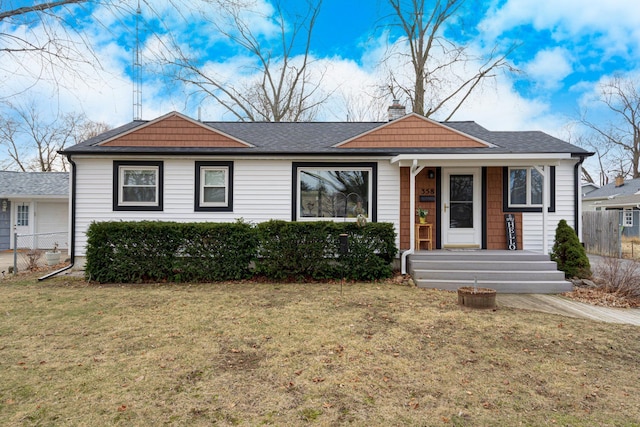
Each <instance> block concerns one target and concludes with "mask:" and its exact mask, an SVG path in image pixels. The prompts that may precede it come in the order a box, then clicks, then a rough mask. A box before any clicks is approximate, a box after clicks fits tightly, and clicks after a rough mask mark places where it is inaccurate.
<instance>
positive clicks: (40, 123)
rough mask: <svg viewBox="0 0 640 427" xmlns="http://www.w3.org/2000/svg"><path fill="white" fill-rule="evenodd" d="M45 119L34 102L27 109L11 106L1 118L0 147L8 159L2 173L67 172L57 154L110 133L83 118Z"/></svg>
mask: <svg viewBox="0 0 640 427" xmlns="http://www.w3.org/2000/svg"><path fill="white" fill-rule="evenodd" d="M43 116H44V115H43V114H41V112H40V111H38V109H37V107H36V105H35V102H31V103H30V104H29V105H28V106H26V107H23V106H14V105H10V104H9V108H8V110H7V111H6V112H5V113H3V114H2V115H1V116H0V147H3V148H4V149H5V152H6V154H7V156H8V160H5V161H4V162H2V163H1V164H0V167H2V169H18V170H21V171H23V172H25V171H39V172H52V171H59V170H62V171H66V170H67V165H66V163H65V161H64V158H63V157H61V156H60V155H59V154H58V151H60V150H62V149H63V148H65V147H66V146H68V145H69V144H71V143H74V144H75V143H78V142H81V141H83V140H85V139H88V138H89V137H91V136H95V135H97V134H99V133H101V132H104V131H106V130H108V129H109V126H108V125H106V124H104V123H98V122H93V121H90V120H88V119H87V118H86V116H85V115H84V114H77V113H66V114H62V115H60V116H59V117H54V118H52V119H49V120H46V119H44V118H43Z"/></svg>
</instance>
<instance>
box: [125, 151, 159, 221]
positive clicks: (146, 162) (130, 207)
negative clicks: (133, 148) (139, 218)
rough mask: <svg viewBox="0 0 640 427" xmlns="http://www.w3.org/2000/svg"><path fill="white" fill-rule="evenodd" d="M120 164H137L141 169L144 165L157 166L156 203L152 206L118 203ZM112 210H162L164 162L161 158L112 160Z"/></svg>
mask: <svg viewBox="0 0 640 427" xmlns="http://www.w3.org/2000/svg"><path fill="white" fill-rule="evenodd" d="M121 166H129V167H131V166H139V167H140V168H141V169H144V168H145V167H149V166H152V167H157V168H158V181H157V183H156V184H157V186H158V203H157V204H156V205H154V206H149V205H146V206H144V205H141V206H136V205H120V198H119V194H120V167H121ZM113 210H114V211H162V210H164V162H163V161H161V160H158V161H150V160H114V161H113Z"/></svg>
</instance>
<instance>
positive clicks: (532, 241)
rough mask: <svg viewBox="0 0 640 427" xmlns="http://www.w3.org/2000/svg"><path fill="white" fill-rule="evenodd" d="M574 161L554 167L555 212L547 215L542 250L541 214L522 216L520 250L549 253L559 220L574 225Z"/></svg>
mask: <svg viewBox="0 0 640 427" xmlns="http://www.w3.org/2000/svg"><path fill="white" fill-rule="evenodd" d="M574 165H575V162H574V161H564V162H561V163H560V164H558V165H557V166H556V211H555V212H549V213H548V214H547V244H548V247H547V248H546V250H545V249H544V248H543V246H544V245H543V234H542V233H541V230H542V213H541V212H540V213H539V212H535V213H532V212H524V213H523V214H522V248H523V249H524V250H528V251H534V252H541V253H549V252H550V251H551V249H552V247H553V240H554V238H555V233H556V228H557V227H558V222H560V220H561V219H564V220H566V221H567V224H569V226H571V227H574V226H575V224H574V222H575V208H576V205H575V181H574V177H575V175H574V172H575V169H574Z"/></svg>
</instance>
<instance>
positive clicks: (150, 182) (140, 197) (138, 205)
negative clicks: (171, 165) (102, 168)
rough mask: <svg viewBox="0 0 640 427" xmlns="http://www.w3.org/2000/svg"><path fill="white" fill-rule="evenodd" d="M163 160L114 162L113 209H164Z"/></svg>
mask: <svg viewBox="0 0 640 427" xmlns="http://www.w3.org/2000/svg"><path fill="white" fill-rule="evenodd" d="M162 166H163V164H162V162H138V161H115V162H113V210H116V211H117V210H121V211H122V210H129V211H138V210H153V211H161V210H162V183H163V168H162Z"/></svg>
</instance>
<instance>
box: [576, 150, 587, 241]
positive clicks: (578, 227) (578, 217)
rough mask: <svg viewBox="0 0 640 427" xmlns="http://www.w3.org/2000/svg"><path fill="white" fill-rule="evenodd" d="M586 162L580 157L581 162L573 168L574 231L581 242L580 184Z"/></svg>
mask: <svg viewBox="0 0 640 427" xmlns="http://www.w3.org/2000/svg"><path fill="white" fill-rule="evenodd" d="M584 160H585V157H584V156H580V160H579V161H578V162H577V163H576V164H575V166H574V167H573V169H574V175H573V181H574V183H575V185H574V189H573V191H574V209H573V212H574V214H573V215H574V217H573V224H574V231H575V232H576V234H577V235H578V238H579V239H580V241H582V238H581V237H580V236H582V203H581V202H582V195H581V193H580V191H581V186H580V183H581V181H582V179H581V177H580V170H581V168H582V163H583V162H584Z"/></svg>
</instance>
